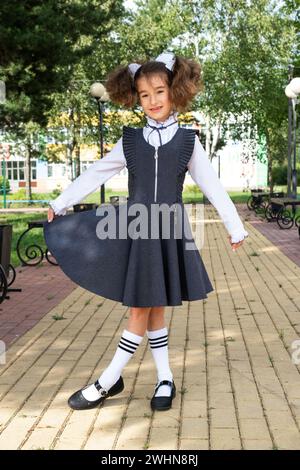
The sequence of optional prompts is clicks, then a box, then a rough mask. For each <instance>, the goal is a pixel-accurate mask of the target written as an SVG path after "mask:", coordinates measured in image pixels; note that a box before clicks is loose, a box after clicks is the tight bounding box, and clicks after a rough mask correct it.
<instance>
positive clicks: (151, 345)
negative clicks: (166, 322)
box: [150, 339, 168, 348]
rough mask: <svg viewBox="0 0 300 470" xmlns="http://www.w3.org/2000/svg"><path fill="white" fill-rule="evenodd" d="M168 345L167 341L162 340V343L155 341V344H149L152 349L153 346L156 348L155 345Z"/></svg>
mask: <svg viewBox="0 0 300 470" xmlns="http://www.w3.org/2000/svg"><path fill="white" fill-rule="evenodd" d="M164 343H165V344H168V340H167V339H163V340H162V341H157V343H150V347H151V348H152V347H153V346H156V345H157V344H164Z"/></svg>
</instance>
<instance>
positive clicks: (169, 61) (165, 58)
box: [128, 52, 176, 78]
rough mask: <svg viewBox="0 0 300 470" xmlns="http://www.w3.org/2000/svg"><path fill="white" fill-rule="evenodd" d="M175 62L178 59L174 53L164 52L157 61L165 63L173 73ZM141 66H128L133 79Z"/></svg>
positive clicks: (135, 64) (133, 64)
mask: <svg viewBox="0 0 300 470" xmlns="http://www.w3.org/2000/svg"><path fill="white" fill-rule="evenodd" d="M175 60H176V57H175V55H174V54H173V52H162V53H161V54H159V55H158V56H157V57H156V59H155V61H156V62H163V63H164V64H165V66H166V67H167V69H169V70H171V72H172V71H173V67H174V63H175ZM141 66H142V64H137V63H135V62H134V63H132V64H129V65H128V68H129V71H130V73H131V75H132V77H133V78H134V76H135V74H136V72H137V71H138V69H139V68H140V67H141Z"/></svg>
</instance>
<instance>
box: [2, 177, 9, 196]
mask: <svg viewBox="0 0 300 470" xmlns="http://www.w3.org/2000/svg"><path fill="white" fill-rule="evenodd" d="M5 190H6V194H7V193H10V184H9V180H8V179H7V178H6V179H5ZM0 194H3V176H2V175H1V176H0Z"/></svg>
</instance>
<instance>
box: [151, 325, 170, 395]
mask: <svg viewBox="0 0 300 470" xmlns="http://www.w3.org/2000/svg"><path fill="white" fill-rule="evenodd" d="M147 336H148V338H149V344H150V348H151V351H152V355H153V358H154V361H155V364H156V368H157V377H158V381H159V382H160V381H161V380H170V381H172V380H173V374H172V372H171V369H170V366H169V354H168V329H167V328H166V327H164V328H162V329H160V330H155V331H148V330H147ZM170 395H171V388H170V387H169V386H168V385H161V387H159V389H158V390H157V392H156V394H155V396H156V397H169V396H170Z"/></svg>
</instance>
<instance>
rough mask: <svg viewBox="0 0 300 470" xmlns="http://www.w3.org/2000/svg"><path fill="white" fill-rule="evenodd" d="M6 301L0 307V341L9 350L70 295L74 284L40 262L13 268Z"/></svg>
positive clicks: (57, 270) (47, 264)
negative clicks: (12, 281)
mask: <svg viewBox="0 0 300 470" xmlns="http://www.w3.org/2000/svg"><path fill="white" fill-rule="evenodd" d="M11 287H12V288H16V289H17V288H20V289H22V291H21V292H8V294H7V295H9V297H10V298H9V300H5V301H4V302H3V303H2V304H0V340H2V341H5V343H6V346H7V347H8V346H9V345H10V344H11V343H13V342H14V341H15V340H16V339H18V338H19V336H21V335H22V334H24V333H25V332H26V331H28V330H29V329H30V328H32V327H33V326H34V325H35V324H36V323H37V322H38V321H39V320H40V319H41V318H43V316H44V315H46V313H48V312H49V311H51V310H52V309H53V307H55V305H57V304H58V303H60V302H61V301H62V300H63V299H64V298H65V297H66V295H69V293H70V292H72V290H74V289H75V288H76V287H77V285H76V284H74V282H72V281H71V280H70V279H69V278H68V277H67V276H65V274H64V273H63V272H62V270H61V269H60V268H58V267H55V266H52V265H50V264H49V263H48V262H47V261H45V260H44V261H43V262H42V263H41V264H39V265H37V266H23V267H18V268H16V280H15V282H14V283H13V284H12V285H11Z"/></svg>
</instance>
